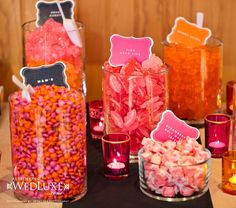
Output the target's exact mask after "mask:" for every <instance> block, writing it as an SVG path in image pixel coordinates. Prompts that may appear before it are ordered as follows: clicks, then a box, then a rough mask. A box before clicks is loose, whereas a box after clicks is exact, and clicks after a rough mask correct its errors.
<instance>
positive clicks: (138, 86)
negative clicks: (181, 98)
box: [103, 65, 168, 162]
mask: <svg viewBox="0 0 236 208" xmlns="http://www.w3.org/2000/svg"><path fill="white" fill-rule="evenodd" d="M109 67H110V66H108V65H105V67H104V70H103V108H104V122H105V132H106V133H107V134H110V133H125V134H128V135H129V136H130V156H131V158H130V159H131V160H130V162H137V154H138V151H139V149H140V148H141V142H142V139H143V138H144V137H149V135H150V133H151V131H152V130H153V129H154V128H155V127H156V125H157V123H158V122H159V120H160V118H161V114H162V112H163V111H164V110H166V108H167V103H168V99H167V91H168V90H167V80H166V76H167V71H168V69H167V66H165V65H164V66H163V69H162V70H161V72H160V73H156V74H155V73H148V74H146V75H125V74H120V73H115V72H112V71H111V70H110V68H109Z"/></svg>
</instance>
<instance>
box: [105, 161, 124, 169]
mask: <svg viewBox="0 0 236 208" xmlns="http://www.w3.org/2000/svg"><path fill="white" fill-rule="evenodd" d="M107 167H109V168H110V169H114V170H117V169H123V168H124V167H125V164H124V163H122V162H117V160H116V159H114V160H113V162H111V163H109V164H108V165H107Z"/></svg>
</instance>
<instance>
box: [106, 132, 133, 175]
mask: <svg viewBox="0 0 236 208" xmlns="http://www.w3.org/2000/svg"><path fill="white" fill-rule="evenodd" d="M102 151H103V161H104V175H105V177H107V178H109V179H112V180H119V179H123V178H126V177H128V175H129V153H130V136H129V135H127V134H123V133H114V134H106V135H104V136H103V137H102Z"/></svg>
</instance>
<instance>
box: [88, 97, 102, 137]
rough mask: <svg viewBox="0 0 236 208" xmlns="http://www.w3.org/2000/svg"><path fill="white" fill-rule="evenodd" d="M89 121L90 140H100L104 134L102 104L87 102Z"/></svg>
mask: <svg viewBox="0 0 236 208" xmlns="http://www.w3.org/2000/svg"><path fill="white" fill-rule="evenodd" d="M89 120H90V131H91V137H92V139H101V138H102V136H103V132H104V117H103V102H102V100H94V101H91V102H89Z"/></svg>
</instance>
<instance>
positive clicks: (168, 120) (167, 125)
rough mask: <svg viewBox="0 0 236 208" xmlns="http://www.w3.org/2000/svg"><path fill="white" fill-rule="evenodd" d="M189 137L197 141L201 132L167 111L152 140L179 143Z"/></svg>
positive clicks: (154, 131)
mask: <svg viewBox="0 0 236 208" xmlns="http://www.w3.org/2000/svg"><path fill="white" fill-rule="evenodd" d="M187 136H188V137H191V138H195V139H197V138H198V137H199V136H200V132H199V130H198V129H197V128H194V127H191V126H189V125H188V124H186V123H185V122H184V121H182V120H180V119H179V118H177V117H176V116H175V114H174V113H173V112H172V111H170V110H166V111H165V112H164V113H163V114H162V118H161V120H160V122H159V123H158V124H157V127H156V128H155V129H154V130H153V131H152V132H151V138H152V139H154V140H157V141H161V142H165V141H167V140H173V141H178V140H181V139H186V137H187Z"/></svg>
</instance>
